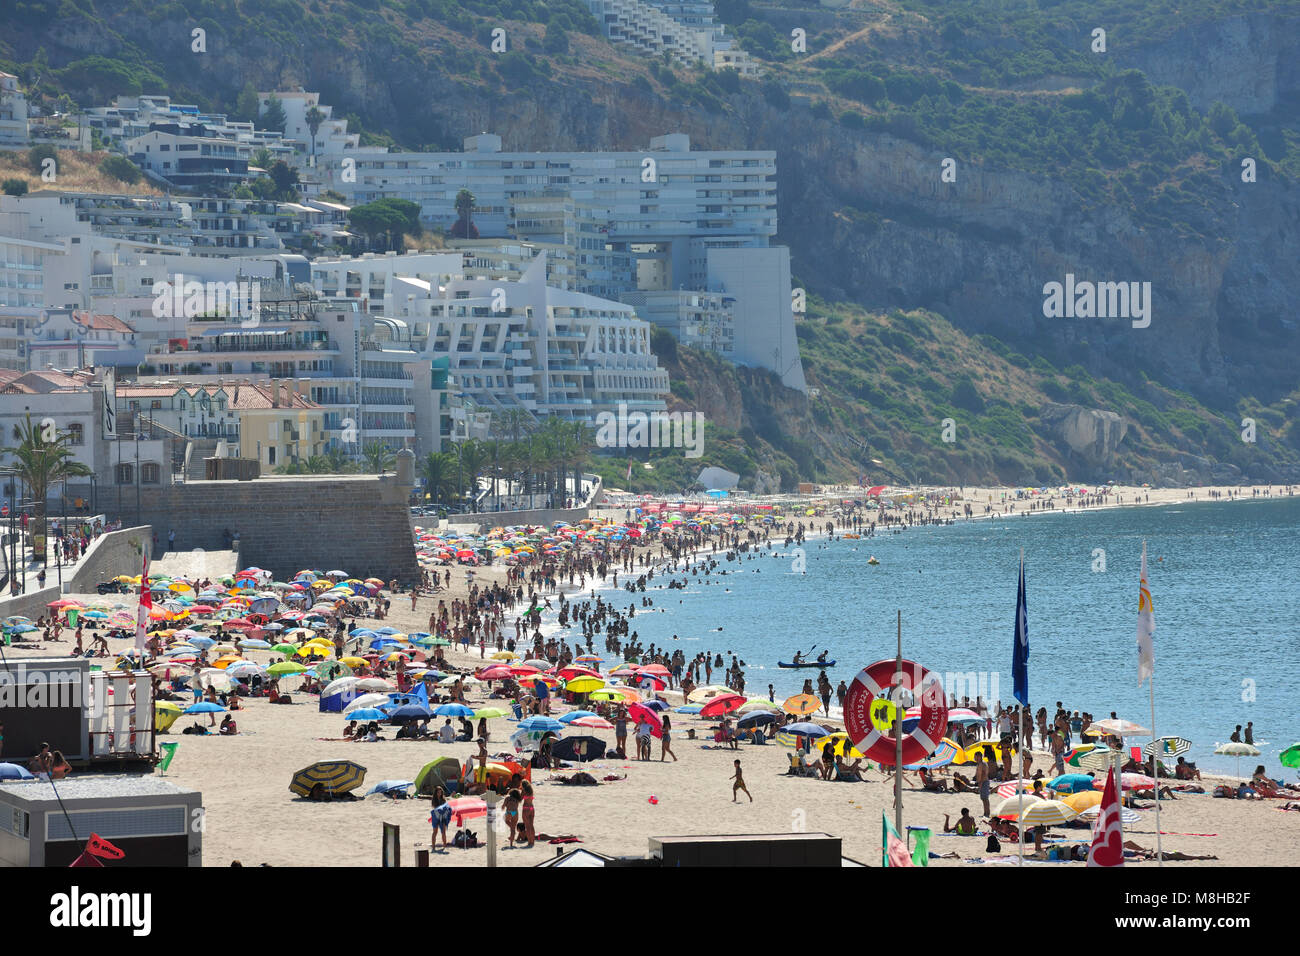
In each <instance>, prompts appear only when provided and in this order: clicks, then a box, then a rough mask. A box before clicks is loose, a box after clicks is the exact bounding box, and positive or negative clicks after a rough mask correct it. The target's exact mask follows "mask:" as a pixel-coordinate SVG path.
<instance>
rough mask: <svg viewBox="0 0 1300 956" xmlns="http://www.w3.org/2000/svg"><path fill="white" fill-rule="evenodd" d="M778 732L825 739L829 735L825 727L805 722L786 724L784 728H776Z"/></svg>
mask: <svg viewBox="0 0 1300 956" xmlns="http://www.w3.org/2000/svg"><path fill="white" fill-rule="evenodd" d="M777 730H778V731H780V732H781V733H783V734H791V735H795V736H799V737H825V736H826V735H827V734H829V733H830V731H829V730H827V729H826V728H825V727H822V726H820V725H818V724H810V723H808V722H807V721H804V722H802V723H795V724H786V725H785V726H784V727H778V728H777Z"/></svg>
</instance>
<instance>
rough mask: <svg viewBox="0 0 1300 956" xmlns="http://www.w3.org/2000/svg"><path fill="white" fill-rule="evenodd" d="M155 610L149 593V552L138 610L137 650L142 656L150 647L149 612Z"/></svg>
mask: <svg viewBox="0 0 1300 956" xmlns="http://www.w3.org/2000/svg"><path fill="white" fill-rule="evenodd" d="M152 610H153V595H152V594H151V593H150V592H149V552H147V551H146V552H145V555H144V570H143V571H142V572H141V573H140V606H139V607H138V608H137V609H136V618H135V649H136V650H137V651H139V652H140V653H141V654H143V653H144V652H145V648H146V647H147V645H148V640H147V638H146V636H145V635H146V631H147V629H148V627H149V612H150V611H152Z"/></svg>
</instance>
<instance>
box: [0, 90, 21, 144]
mask: <svg viewBox="0 0 1300 956" xmlns="http://www.w3.org/2000/svg"><path fill="white" fill-rule="evenodd" d="M26 146H27V97H26V95H25V94H24V93H23V91H22V90H21V89H20V88H19V86H18V77H16V76H14V75H13V74H12V73H2V72H0V149H24V148H26Z"/></svg>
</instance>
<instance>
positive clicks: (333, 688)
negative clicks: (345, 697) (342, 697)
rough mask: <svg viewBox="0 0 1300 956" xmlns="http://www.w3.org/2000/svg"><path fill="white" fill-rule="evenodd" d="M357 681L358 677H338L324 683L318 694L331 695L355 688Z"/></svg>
mask: <svg viewBox="0 0 1300 956" xmlns="http://www.w3.org/2000/svg"><path fill="white" fill-rule="evenodd" d="M358 681H359V678H356V677H340V678H338V679H336V680H332V681H330V682H329V683H328V684H326V685H325V687H324V689H322V690H321V692H320V695H321V696H322V697H333V696H334V695H335V694H342V693H343V692H344V691H349V690H355V689H356V686H357V683H358Z"/></svg>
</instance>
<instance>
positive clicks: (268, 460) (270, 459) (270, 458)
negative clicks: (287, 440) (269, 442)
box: [266, 447, 275, 465]
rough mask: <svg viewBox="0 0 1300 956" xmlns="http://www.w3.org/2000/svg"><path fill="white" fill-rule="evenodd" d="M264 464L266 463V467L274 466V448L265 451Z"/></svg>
mask: <svg viewBox="0 0 1300 956" xmlns="http://www.w3.org/2000/svg"><path fill="white" fill-rule="evenodd" d="M266 463H267V464H268V465H274V464H275V448H274V447H271V448H268V449H267V450H266Z"/></svg>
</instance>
